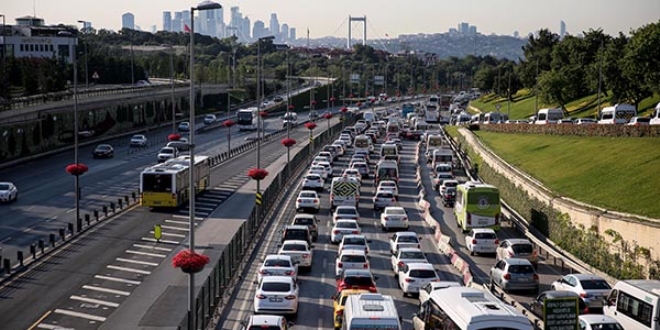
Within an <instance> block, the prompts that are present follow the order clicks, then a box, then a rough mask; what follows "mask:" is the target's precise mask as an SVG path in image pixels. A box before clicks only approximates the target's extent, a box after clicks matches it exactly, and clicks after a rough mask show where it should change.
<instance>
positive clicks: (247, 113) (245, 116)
mask: <svg viewBox="0 0 660 330" xmlns="http://www.w3.org/2000/svg"><path fill="white" fill-rule="evenodd" d="M258 123H259V109H257V108H247V109H240V110H238V112H237V113H236V124H237V125H238V130H239V131H241V132H242V131H256V130H257V128H258V127H257V125H258Z"/></svg>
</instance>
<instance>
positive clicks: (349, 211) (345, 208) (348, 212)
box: [332, 205, 360, 223]
mask: <svg viewBox="0 0 660 330" xmlns="http://www.w3.org/2000/svg"><path fill="white" fill-rule="evenodd" d="M342 219H348V220H355V221H360V213H359V212H358V210H357V208H356V207H355V206H350V205H339V206H337V207H336V208H335V212H334V213H333V214H332V222H333V223H334V222H337V220H342Z"/></svg>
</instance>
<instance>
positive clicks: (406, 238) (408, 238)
mask: <svg viewBox="0 0 660 330" xmlns="http://www.w3.org/2000/svg"><path fill="white" fill-rule="evenodd" d="M418 242H419V240H417V236H399V243H418Z"/></svg>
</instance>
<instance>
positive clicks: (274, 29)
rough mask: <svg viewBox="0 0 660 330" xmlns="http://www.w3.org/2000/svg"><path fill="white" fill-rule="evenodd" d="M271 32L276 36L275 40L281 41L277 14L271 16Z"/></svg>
mask: <svg viewBox="0 0 660 330" xmlns="http://www.w3.org/2000/svg"><path fill="white" fill-rule="evenodd" d="M269 30H270V33H271V34H272V35H273V36H275V39H280V38H278V36H279V35H280V22H279V21H278V20H277V14H276V13H272V14H270V24H269Z"/></svg>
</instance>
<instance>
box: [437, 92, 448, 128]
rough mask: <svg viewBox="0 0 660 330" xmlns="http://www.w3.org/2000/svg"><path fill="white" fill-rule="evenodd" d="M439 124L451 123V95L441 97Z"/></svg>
mask: <svg viewBox="0 0 660 330" xmlns="http://www.w3.org/2000/svg"><path fill="white" fill-rule="evenodd" d="M438 117H439V118H438V122H439V123H440V124H444V125H447V124H449V123H450V122H451V95H441V96H440V101H439V110H438Z"/></svg>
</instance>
